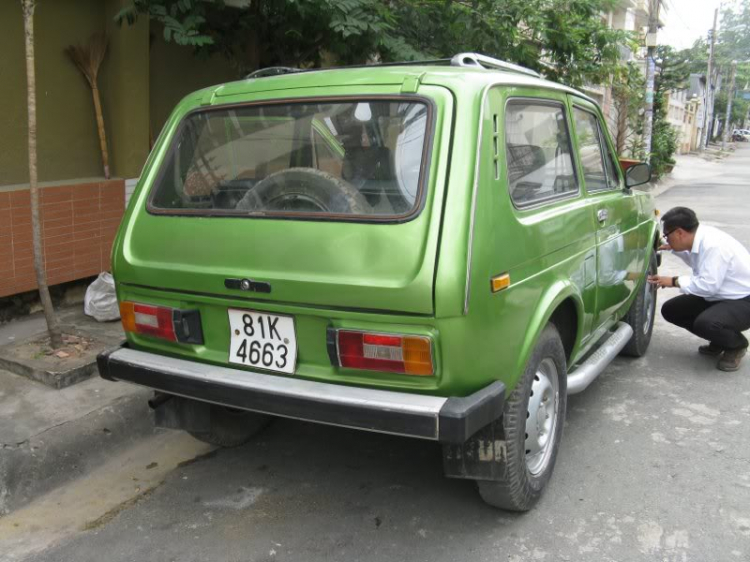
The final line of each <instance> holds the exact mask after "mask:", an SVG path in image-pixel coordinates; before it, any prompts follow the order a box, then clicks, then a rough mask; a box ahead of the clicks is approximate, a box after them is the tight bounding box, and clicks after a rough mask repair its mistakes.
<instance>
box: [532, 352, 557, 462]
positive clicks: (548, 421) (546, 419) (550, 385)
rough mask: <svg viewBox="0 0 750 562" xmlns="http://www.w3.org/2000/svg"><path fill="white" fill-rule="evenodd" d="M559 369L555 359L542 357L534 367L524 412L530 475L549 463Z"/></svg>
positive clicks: (552, 442)
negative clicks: (527, 403) (527, 405)
mask: <svg viewBox="0 0 750 562" xmlns="http://www.w3.org/2000/svg"><path fill="white" fill-rule="evenodd" d="M559 398H560V395H559V391H558V373H557V367H556V366H555V362H554V361H552V359H550V358H546V359H544V360H543V361H542V362H541V363H539V366H538V367H537V370H536V373H535V375H534V382H533V384H532V385H531V395H530V396H529V407H528V410H527V412H526V442H525V447H526V466H527V467H528V469H529V472H530V473H531V474H533V475H537V474H540V473H542V472H543V471H544V470H545V469H546V468H547V465H548V464H549V460H550V456H551V455H552V449H553V446H554V442H555V430H556V429H557V409H558V405H559Z"/></svg>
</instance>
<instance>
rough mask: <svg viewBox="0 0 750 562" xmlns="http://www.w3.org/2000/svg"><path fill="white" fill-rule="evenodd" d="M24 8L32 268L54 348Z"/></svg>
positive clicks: (30, 31) (29, 22) (30, 41)
mask: <svg viewBox="0 0 750 562" xmlns="http://www.w3.org/2000/svg"><path fill="white" fill-rule="evenodd" d="M21 5H22V8H23V26H24V36H25V38H26V86H27V93H28V113H29V188H30V189H29V190H30V192H31V229H32V237H33V241H34V270H35V271H36V282H37V285H39V297H40V299H41V301H42V307H43V308H44V317H45V318H46V320H47V331H48V332H49V337H50V343H51V345H52V347H53V348H58V347H61V346H62V343H63V342H62V335H61V334H60V327H59V326H58V324H57V317H56V316H55V309H54V308H53V306H52V299H51V298H50V296H49V288H48V287H47V272H46V271H45V269H44V248H43V247H42V229H41V225H40V222H39V186H38V185H37V169H36V156H37V154H36V76H35V74H34V8H35V7H36V0H21Z"/></svg>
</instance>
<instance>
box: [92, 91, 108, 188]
mask: <svg viewBox="0 0 750 562" xmlns="http://www.w3.org/2000/svg"><path fill="white" fill-rule="evenodd" d="M91 94H92V95H93V96H94V112H95V113H96V127H97V129H98V130H99V146H100V147H101V149H102V165H103V166H104V177H105V178H106V179H109V151H108V150H107V133H106V131H105V130H104V116H103V115H102V102H101V101H100V99H99V88H98V87H97V85H96V84H93V85H92V86H91Z"/></svg>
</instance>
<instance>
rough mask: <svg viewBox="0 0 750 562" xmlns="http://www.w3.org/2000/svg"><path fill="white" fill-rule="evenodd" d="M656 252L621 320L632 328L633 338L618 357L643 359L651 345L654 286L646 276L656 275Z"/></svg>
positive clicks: (653, 318)
mask: <svg viewBox="0 0 750 562" xmlns="http://www.w3.org/2000/svg"><path fill="white" fill-rule="evenodd" d="M656 272H657V264H656V252H653V253H652V254H651V260H650V261H649V264H648V271H647V272H646V275H645V276H644V278H643V280H642V281H641V286H640V287H639V288H638V295H637V296H636V298H635V299H634V300H633V304H631V305H630V310H628V313H627V314H626V315H625V317H624V318H623V319H622V320H623V322H626V323H627V324H629V325H630V327H631V328H633V337H631V338H630V341H629V342H628V343H627V344H626V345H625V347H623V348H622V351H620V355H624V356H626V357H643V356H644V355H645V354H646V351H647V350H648V346H649V344H650V343H651V334H652V333H653V331H654V320H655V318H656V285H652V284H651V283H649V282H648V280H647V276H648V275H656Z"/></svg>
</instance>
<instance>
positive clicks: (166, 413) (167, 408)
mask: <svg viewBox="0 0 750 562" xmlns="http://www.w3.org/2000/svg"><path fill="white" fill-rule="evenodd" d="M149 405H150V406H151V407H152V408H153V410H154V424H155V425H156V427H163V428H166V429H182V430H183V431H193V432H204V431H210V430H211V404H208V403H206V402H199V401H197V400H189V399H187V398H182V397H180V396H171V395H169V394H163V393H161V392H157V393H156V394H155V396H154V398H153V400H149Z"/></svg>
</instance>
